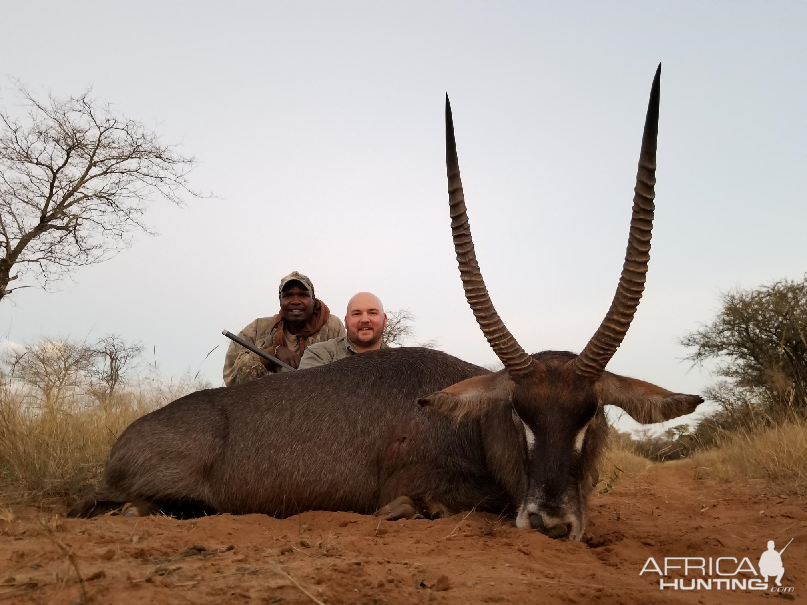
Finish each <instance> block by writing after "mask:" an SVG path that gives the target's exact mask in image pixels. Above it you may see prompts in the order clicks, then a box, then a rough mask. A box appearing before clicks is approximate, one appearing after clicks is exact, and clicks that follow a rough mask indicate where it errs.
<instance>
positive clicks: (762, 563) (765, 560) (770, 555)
mask: <svg viewBox="0 0 807 605" xmlns="http://www.w3.org/2000/svg"><path fill="white" fill-rule="evenodd" d="M792 541H793V538H790V542H792ZM790 542H788V543H787V544H785V547H784V548H783V549H782V550H780V551H778V552H777V551H776V548H775V546H776V544H774V542H773V540H768V550H766V551H765V552H764V553H762V556H761V557H760V558H759V575H761V576H762V577H763V578H765V581H766V582H767V581H768V576H775V577H776V585H777V586H781V585H782V576H783V575H784V574H785V568H784V567H783V566H782V553H783V552H785V550H787V547H788V546H790Z"/></svg>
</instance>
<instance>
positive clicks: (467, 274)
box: [446, 95, 532, 377]
mask: <svg viewBox="0 0 807 605" xmlns="http://www.w3.org/2000/svg"><path fill="white" fill-rule="evenodd" d="M446 171H447V174H448V205H449V207H450V209H451V234H452V236H453V238H454V250H455V251H456V253H457V264H458V265H459V268H460V278H461V279H462V288H463V290H465V299H466V300H467V301H468V304H469V305H470V306H471V310H472V311H473V312H474V316H475V317H476V322H477V323H478V324H479V327H480V328H481V329H482V333H483V334H484V335H485V338H486V339H487V341H488V344H490V346H491V348H492V349H493V351H494V352H495V353H496V356H497V357H498V358H499V360H500V361H501V362H502V363H503V364H504V367H505V369H506V370H507V372H508V373H509V374H510V375H511V376H513V377H517V376H520V375H524V374H526V373H528V372H529V369H530V366H531V365H532V357H530V356H529V355H527V354H526V353H525V352H524V349H522V348H521V346H519V344H518V342H516V339H515V338H513V335H512V334H510V330H508V329H507V326H505V325H504V322H503V321H502V320H501V318H500V317H499V314H498V313H496V309H495V308H493V302H491V300H490V295H489V294H488V290H487V288H486V287H485V280H484V279H482V272H481V271H480V270H479V264H478V263H477V262H476V252H474V242H473V239H472V238H471V226H470V224H469V223H468V213H467V210H466V208H465V196H464V194H463V192H462V180H461V179H460V166H459V161H458V160H457V144H456V141H455V140H454V120H453V119H452V117H451V103H450V102H449V100H448V95H446Z"/></svg>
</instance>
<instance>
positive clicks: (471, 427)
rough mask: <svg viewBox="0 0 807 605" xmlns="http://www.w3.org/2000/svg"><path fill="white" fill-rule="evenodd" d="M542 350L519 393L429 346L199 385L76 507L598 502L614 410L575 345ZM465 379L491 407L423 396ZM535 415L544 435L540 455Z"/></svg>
mask: <svg viewBox="0 0 807 605" xmlns="http://www.w3.org/2000/svg"><path fill="white" fill-rule="evenodd" d="M533 357H534V359H535V360H536V363H535V364H534V365H535V368H536V372H535V374H534V380H533V383H531V384H524V383H523V382H520V383H519V384H518V385H517V386H515V387H514V388H513V390H512V393H513V394H512V401H511V400H510V398H508V397H507V394H506V390H505V391H503V390H502V388H501V385H497V384H496V382H497V381H500V380H502V379H508V378H507V376H506V373H504V374H502V373H498V374H492V373H490V372H489V371H487V370H485V369H483V368H480V367H478V366H474V365H472V364H469V363H466V362H464V361H462V360H460V359H457V358H455V357H452V356H450V355H447V354H445V353H441V352H439V351H434V350H430V349H421V348H401V349H387V350H381V351H376V352H371V353H365V354H362V355H357V356H355V357H351V358H348V359H345V360H342V361H339V362H336V363H333V364H330V365H327V366H322V367H319V368H312V369H309V370H304V371H298V372H288V373H281V374H275V375H271V376H267V377H265V378H261V379H259V380H255V381H253V382H250V383H247V384H244V385H240V386H234V387H229V388H220V389H208V390H204V391H199V392H198V393H193V394H192V395H188V396H186V397H183V398H181V399H178V400H177V401H174V402H172V403H170V404H168V405H167V406H166V407H164V408H162V409H159V410H156V411H154V412H152V413H150V414H148V415H146V416H144V417H142V418H140V419H138V420H136V421H135V422H133V423H132V424H131V425H130V426H129V427H128V428H127V429H126V430H125V431H124V432H123V434H122V435H121V436H120V438H119V439H118V441H117V443H116V444H115V445H114V446H113V448H112V451H111V452H110V456H109V462H108V464H107V466H106V469H105V472H104V475H103V478H102V482H101V486H100V487H99V489H98V490H97V492H96V493H95V494H93V495H92V496H90V497H88V498H86V499H84V500H83V501H81V502H79V503H78V504H76V506H74V507H73V508H72V509H71V510H70V512H69V515H70V516H79V517H86V516H93V515H96V514H99V513H101V512H105V511H108V510H111V509H113V508H115V507H118V506H120V505H122V504H123V503H125V502H133V501H137V502H139V503H141V507H143V508H147V506H148V505H149V503H150V504H153V505H154V506H156V507H158V508H159V509H161V510H162V511H164V512H166V513H168V514H174V515H178V516H193V515H198V514H207V513H212V512H229V513H266V514H269V515H274V516H280V517H283V516H288V515H292V514H295V513H299V512H302V511H305V510H313V509H316V510H336V511H354V512H358V513H372V512H374V511H376V510H378V509H379V508H381V507H382V506H384V505H385V504H387V503H390V502H391V501H393V500H395V499H396V498H398V497H401V496H407V497H409V498H411V500H412V501H413V502H414V503H415V504H416V505H417V506H418V507H419V508H420V509H421V510H422V511H425V512H427V513H428V512H430V511H432V512H433V511H435V510H439V511H442V512H445V511H453V512H457V511H461V510H468V509H471V508H476V509H477V510H483V511H492V512H497V513H501V512H505V511H510V512H513V511H514V510H515V509H516V508H517V507H518V506H519V505H520V504H521V503H522V502H524V501H525V499H527V498H533V499H534V498H538V499H540V500H541V502H543V505H544V506H545V507H546V509H547V510H549V511H553V510H555V509H559V508H562V507H567V508H568V507H569V506H571V507H572V508H574V509H575V510H576V511H579V513H580V514H581V515H584V512H585V499H586V497H587V494H588V492H589V491H590V488H591V486H592V480H593V478H594V477H596V466H597V461H598V458H599V455H600V452H601V450H602V448H603V445H604V443H605V439H606V436H607V426H606V423H605V419H604V416H603V413H602V408H601V406H599V405H598V400H597V394H596V393H595V389H594V388H593V387H592V386H591V385H590V384H589V383H588V382H587V381H585V380H584V379H581V378H579V377H578V376H577V374H575V373H574V371H573V369H570V367H569V365H570V361H571V360H573V359H574V355H573V354H571V353H544V354H539V355H535V356H533ZM502 376H503V378H502ZM609 376H614V375H609ZM474 377H479V378H478V379H477V380H476V381H475V380H473V379H474ZM616 378H617V379H618V378H619V377H616ZM468 379H472V380H468ZM462 381H468V383H470V384H475V382H480V383H481V384H482V385H483V386H484V387H486V388H488V390H489V392H491V393H493V398H494V399H493V400H492V401H488V402H487V405H486V408H485V410H484V411H479V410H478V409H477V411H476V412H475V413H474V414H472V415H471V416H470V417H468V418H467V419H465V420H461V421H456V420H454V419H452V418H450V417H447V416H446V415H444V414H441V413H436V412H434V411H432V410H429V409H424V408H423V407H421V406H420V405H418V403H417V401H418V399H421V401H423V402H424V403H426V404H427V405H428V400H429V399H430V396H437V395H438V394H435V392H436V391H439V390H440V389H446V388H447V387H452V385H457V383H460V384H462ZM459 386H460V385H457V386H456V387H453V388H452V389H451V390H452V392H455V393H456V391H457V390H458V387H459ZM651 386H652V385H651ZM653 388H656V389H657V387H653ZM460 390H461V389H460ZM442 393H443V394H445V391H442ZM444 396H450V395H444ZM516 414H517V415H516ZM459 415H462V414H459ZM592 418H593V420H592ZM522 420H523V421H524V422H525V423H526V424H528V425H529V426H530V427H531V429H532V431H533V432H534V433H535V436H536V440H537V442H536V445H535V447H534V449H533V451H532V454H531V455H530V453H529V452H528V447H527V441H526V439H525V431H524V428H523V426H521V424H520V423H521V421H522ZM589 420H592V424H591V426H590V427H589V430H588V431H587V432H586V438H585V441H584V442H583V443H584V444H583V449H582V452H579V453H578V452H574V451H573V450H572V445H573V442H574V436H575V435H576V434H577V433H578V432H579V430H580V428H581V427H582V426H583V425H584V424H585V423H586V422H588V421H589ZM539 492H540V494H539ZM569 494H573V495H572V496H570V495H569ZM570 499H571V500H574V502H571V503H570V502H568V501H569V500H570Z"/></svg>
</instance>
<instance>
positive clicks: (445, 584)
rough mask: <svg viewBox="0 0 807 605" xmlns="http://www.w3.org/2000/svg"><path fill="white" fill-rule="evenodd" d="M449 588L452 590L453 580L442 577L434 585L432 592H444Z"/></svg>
mask: <svg viewBox="0 0 807 605" xmlns="http://www.w3.org/2000/svg"><path fill="white" fill-rule="evenodd" d="M449 588H451V580H449V579H448V576H440V577H439V578H437V580H436V581H435V582H434V584H432V590H436V591H437V592H442V591H444V590H448V589H449Z"/></svg>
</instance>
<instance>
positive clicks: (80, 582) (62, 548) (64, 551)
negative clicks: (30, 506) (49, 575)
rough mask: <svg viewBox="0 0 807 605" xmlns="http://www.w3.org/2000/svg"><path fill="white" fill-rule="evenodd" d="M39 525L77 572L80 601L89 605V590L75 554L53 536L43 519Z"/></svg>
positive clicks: (51, 529)
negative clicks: (85, 586)
mask: <svg viewBox="0 0 807 605" xmlns="http://www.w3.org/2000/svg"><path fill="white" fill-rule="evenodd" d="M39 525H40V527H41V529H42V533H43V534H45V535H46V536H47V537H48V539H50V541H51V542H53V543H54V544H55V545H56V546H57V547H58V549H59V550H60V551H62V554H63V555H64V556H65V557H66V558H67V561H68V562H69V563H70V565H71V567H72V568H73V571H75V572H76V577H77V578H78V585H79V588H80V589H81V599H80V600H79V602H80V603H88V602H89V601H88V600H87V590H86V589H85V588H84V578H83V577H82V575H81V571H79V568H78V563H76V558H75V557H74V556H73V553H72V552H71V551H70V549H69V548H67V547H66V546H65V545H64V544H62V542H61V540H59V539H58V538H57V537H56V536H54V535H53V528H52V527H51V526H50V525H48V523H47V522H46V521H44V520H43V519H40V520H39Z"/></svg>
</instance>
